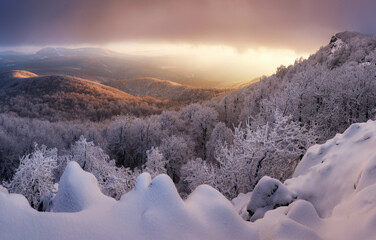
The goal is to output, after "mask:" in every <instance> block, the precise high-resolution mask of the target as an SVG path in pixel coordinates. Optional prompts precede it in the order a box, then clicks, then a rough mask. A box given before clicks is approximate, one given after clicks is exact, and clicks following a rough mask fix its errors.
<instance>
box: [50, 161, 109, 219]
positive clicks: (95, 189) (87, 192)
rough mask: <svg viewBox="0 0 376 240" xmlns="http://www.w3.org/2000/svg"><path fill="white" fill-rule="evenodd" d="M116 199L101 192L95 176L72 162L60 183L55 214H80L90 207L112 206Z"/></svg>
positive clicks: (54, 207)
mask: <svg viewBox="0 0 376 240" xmlns="http://www.w3.org/2000/svg"><path fill="white" fill-rule="evenodd" d="M114 203H115V199H113V198H110V197H107V196H105V195H103V194H102V193H101V191H100V190H99V186H98V182H97V179H96V178H95V177H94V175H92V174H90V173H88V172H85V171H83V170H82V169H81V167H80V166H79V165H78V163H76V162H73V161H72V162H70V163H69V164H68V166H67V167H66V169H65V171H64V173H63V175H62V176H61V179H60V182H59V190H58V193H57V194H56V198H55V201H54V204H53V211H54V212H79V211H82V210H85V209H87V208H90V207H94V208H98V207H99V206H100V207H104V206H111V205H113V204H114Z"/></svg>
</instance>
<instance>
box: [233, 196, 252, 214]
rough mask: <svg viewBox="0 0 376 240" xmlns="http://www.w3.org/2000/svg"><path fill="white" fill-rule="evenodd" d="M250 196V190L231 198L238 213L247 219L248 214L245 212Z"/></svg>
mask: <svg viewBox="0 0 376 240" xmlns="http://www.w3.org/2000/svg"><path fill="white" fill-rule="evenodd" d="M251 197H252V192H249V193H245V194H244V193H240V194H239V195H238V196H237V197H236V198H234V199H232V200H231V203H232V204H233V205H234V207H235V209H236V211H237V212H238V214H239V215H240V216H241V217H242V218H243V219H244V220H249V214H248V212H247V205H248V202H249V199H251Z"/></svg>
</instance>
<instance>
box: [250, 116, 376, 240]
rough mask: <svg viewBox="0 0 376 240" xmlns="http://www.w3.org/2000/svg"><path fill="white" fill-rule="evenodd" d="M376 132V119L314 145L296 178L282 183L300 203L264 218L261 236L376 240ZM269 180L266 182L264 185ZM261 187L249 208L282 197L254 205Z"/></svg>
mask: <svg viewBox="0 0 376 240" xmlns="http://www.w3.org/2000/svg"><path fill="white" fill-rule="evenodd" d="M375 134H376V122H374V121H369V122H367V123H359V124H353V125H351V126H350V127H349V128H348V129H347V130H346V131H345V132H344V133H343V134H337V135H336V136H335V137H334V138H333V139H331V140H329V141H327V142H326V143H325V144H322V145H315V146H313V147H311V148H310V149H309V150H308V152H307V153H306V155H305V156H304V158H303V159H302V161H301V163H300V164H299V165H298V167H297V169H296V171H295V173H294V176H293V178H291V179H289V180H287V181H285V183H284V184H283V186H284V187H285V191H286V192H285V193H286V194H287V195H288V194H293V195H296V198H297V200H295V201H294V202H293V203H292V204H290V205H289V206H285V207H278V208H276V209H275V210H271V211H268V212H266V213H265V216H264V217H263V218H261V219H258V220H257V221H255V222H254V224H255V227H256V229H258V232H259V234H260V238H261V239H270V238H271V239H291V240H293V239H329V240H331V239H333V240H334V239H343V240H347V239H348V240H351V239H374V236H375V235H376V229H375V227H374V226H375V224H376V152H375V151H374V149H375V148H374V147H375V146H376V138H375ZM271 181H272V180H271V179H270V178H266V179H265V180H264V182H261V181H260V184H262V185H265V182H271ZM274 181H276V180H274ZM269 184H270V183H269ZM257 188H258V187H257V186H256V188H255V191H254V192H253V194H252V198H251V201H250V203H249V205H248V210H251V211H252V209H253V210H254V209H256V210H255V211H257V210H259V209H261V210H262V206H264V205H266V206H270V205H271V204H270V198H274V199H275V198H281V197H280V196H279V197H278V196H273V195H276V194H271V196H269V195H267V196H268V197H265V196H260V197H259V198H258V199H257V201H254V198H256V195H255V192H256V190H257ZM265 189H268V186H265ZM265 189H264V191H266V190H265ZM284 196H286V195H283V196H282V198H281V199H280V200H283V197H284ZM252 201H254V203H252ZM262 203H264V205H262ZM272 206H273V205H272ZM269 208H270V207H269ZM259 211H260V210H259ZM251 220H252V218H251ZM266 226H267V227H266Z"/></svg>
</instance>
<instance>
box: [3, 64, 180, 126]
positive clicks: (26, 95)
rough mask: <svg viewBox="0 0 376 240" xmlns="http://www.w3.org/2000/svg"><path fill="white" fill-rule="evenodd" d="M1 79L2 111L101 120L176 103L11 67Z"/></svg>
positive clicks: (147, 112)
mask: <svg viewBox="0 0 376 240" xmlns="http://www.w3.org/2000/svg"><path fill="white" fill-rule="evenodd" d="M0 82H1V87H0V103H1V104H0V112H2V113H12V114H16V115H17V116H20V117H29V118H36V119H43V120H50V121H59V120H60V121H61V120H77V119H80V120H91V121H101V120H104V119H109V118H111V117H113V116H116V115H121V114H122V115H125V114H132V115H135V116H144V115H150V114H155V113H160V112H161V111H162V110H163V109H168V108H172V107H175V106H177V104H175V103H173V102H170V101H164V100H158V99H155V98H152V97H145V98H141V97H135V96H132V95H130V94H127V93H125V92H122V91H119V90H117V89H115V88H111V87H108V86H105V85H102V84H99V83H95V82H92V81H88V80H86V79H82V78H75V77H70V76H66V75H61V76H60V75H52V76H42V77H39V76H37V75H36V74H33V73H31V72H27V71H12V72H7V73H4V74H1V75H0Z"/></svg>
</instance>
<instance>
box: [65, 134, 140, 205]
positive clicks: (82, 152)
mask: <svg viewBox="0 0 376 240" xmlns="http://www.w3.org/2000/svg"><path fill="white" fill-rule="evenodd" d="M71 159H72V160H73V161H76V162H77V163H78V164H79V165H80V166H81V167H82V169H83V170H85V171H88V172H91V173H92V174H93V175H94V176H95V177H96V178H97V180H98V183H99V186H100V188H101V190H102V192H103V193H104V194H106V195H108V196H111V197H114V198H116V199H119V198H120V197H121V196H122V195H123V194H124V193H126V192H128V191H129V190H131V189H132V188H133V186H134V183H135V180H136V178H137V176H138V175H139V172H138V171H137V170H134V171H132V170H130V169H129V168H124V167H120V168H118V167H116V165H115V161H114V160H110V157H109V156H108V155H107V154H106V153H105V152H104V151H103V150H102V149H101V148H100V147H98V146H95V145H94V143H93V142H88V141H87V140H86V139H85V138H84V137H83V136H81V137H80V139H79V140H78V141H77V142H76V143H75V144H74V145H72V148H71Z"/></svg>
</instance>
